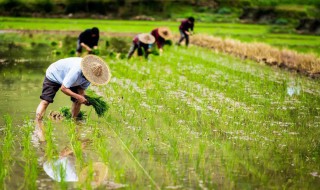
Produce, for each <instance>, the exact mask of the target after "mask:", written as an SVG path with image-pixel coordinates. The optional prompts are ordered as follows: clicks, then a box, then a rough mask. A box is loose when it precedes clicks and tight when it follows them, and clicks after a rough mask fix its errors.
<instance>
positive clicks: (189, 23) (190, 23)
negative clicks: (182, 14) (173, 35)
mask: <svg viewBox="0 0 320 190" xmlns="http://www.w3.org/2000/svg"><path fill="white" fill-rule="evenodd" d="M193 27H194V18H193V17H189V18H188V19H185V20H183V21H182V22H181V24H180V26H179V31H180V35H181V37H180V40H179V41H178V42H177V45H180V43H181V42H182V41H183V40H184V39H186V46H188V45H189V35H190V34H192V32H193ZM189 29H190V30H191V31H190V32H189Z"/></svg>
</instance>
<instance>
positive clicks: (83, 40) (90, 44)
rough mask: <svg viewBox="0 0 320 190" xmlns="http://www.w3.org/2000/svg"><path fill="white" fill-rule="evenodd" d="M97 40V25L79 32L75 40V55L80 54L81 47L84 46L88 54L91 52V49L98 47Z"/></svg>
mask: <svg viewBox="0 0 320 190" xmlns="http://www.w3.org/2000/svg"><path fill="white" fill-rule="evenodd" d="M98 41H99V29H98V28H97V27H93V28H91V29H86V30H85V31H83V32H81V34H80V35H79V37H78V42H77V55H78V56H79V55H80V54H81V52H82V48H85V49H86V50H87V51H88V53H89V54H90V53H92V49H96V48H97V47H98Z"/></svg>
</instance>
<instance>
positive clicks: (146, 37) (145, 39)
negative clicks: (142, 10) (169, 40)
mask: <svg viewBox="0 0 320 190" xmlns="http://www.w3.org/2000/svg"><path fill="white" fill-rule="evenodd" d="M138 38H139V41H141V42H142V43H144V44H153V43H154V42H155V41H156V39H155V38H154V37H153V36H152V35H151V34H148V33H142V34H139V35H138Z"/></svg>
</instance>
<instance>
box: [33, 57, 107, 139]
mask: <svg viewBox="0 0 320 190" xmlns="http://www.w3.org/2000/svg"><path fill="white" fill-rule="evenodd" d="M110 77H111V74H110V69H109V67H108V66H107V64H106V63H105V62H104V61H103V60H102V59H101V58H99V57H98V56H95V55H87V56H85V57H84V58H80V57H70V58H65V59H60V60H58V61H56V62H54V63H52V64H51V65H50V66H49V67H48V69H47V71H46V76H45V78H44V81H43V87H42V94H41V96H40V99H41V101H40V104H39V105H38V107H37V110H36V134H37V136H38V138H39V140H40V141H45V138H44V126H43V122H42V119H43V116H44V113H45V111H46V109H47V107H48V105H49V104H50V103H53V99H54V97H55V95H56V93H57V91H58V90H59V89H61V91H62V92H63V93H64V94H66V95H68V96H70V97H71V100H72V102H73V103H72V108H71V116H72V118H76V117H77V116H78V114H79V112H80V107H81V104H85V105H90V103H91V102H90V101H88V100H87V99H86V97H85V90H86V89H87V88H88V87H89V85H90V84H91V83H92V84H94V85H104V84H107V83H108V82H109V81H110Z"/></svg>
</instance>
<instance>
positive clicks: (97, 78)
mask: <svg viewBox="0 0 320 190" xmlns="http://www.w3.org/2000/svg"><path fill="white" fill-rule="evenodd" d="M81 70H82V73H83V75H84V76H85V77H86V79H87V80H88V81H90V82H91V83H92V84H94V85H103V84H107V83H108V82H109V81H110V78H111V73H110V69H109V67H108V65H107V64H106V63H105V62H104V61H103V60H102V59H101V58H100V57H98V56H95V55H86V56H85V57H84V58H82V61H81Z"/></svg>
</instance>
